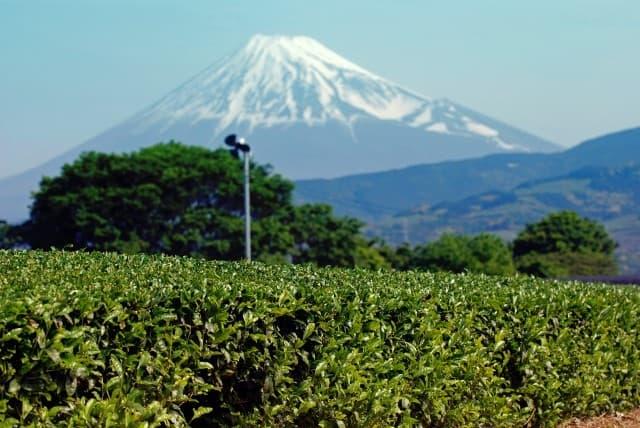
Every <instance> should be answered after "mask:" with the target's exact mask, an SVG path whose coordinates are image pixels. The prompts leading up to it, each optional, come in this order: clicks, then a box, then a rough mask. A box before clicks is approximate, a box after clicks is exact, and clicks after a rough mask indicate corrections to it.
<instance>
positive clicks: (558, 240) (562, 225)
mask: <svg viewBox="0 0 640 428" xmlns="http://www.w3.org/2000/svg"><path fill="white" fill-rule="evenodd" d="M615 248H616V242H615V241H614V240H613V239H611V237H610V236H609V234H608V233H607V231H606V230H605V228H604V226H602V225H601V224H600V223H597V222H595V221H593V220H590V219H588V218H584V217H580V216H579V215H578V214H577V213H575V212H572V211H561V212H558V213H553V214H550V215H548V216H547V217H545V218H544V219H542V220H541V221H539V222H537V223H533V224H529V225H527V226H526V227H525V229H524V230H523V231H522V232H520V234H519V235H518V236H517V238H516V239H515V240H514V242H513V256H514V260H515V262H516V265H517V267H518V270H519V271H521V272H524V273H529V274H533V275H538V276H545V277H557V276H575V275H611V274H615V273H616V272H617V265H616V262H615V259H614V255H613V254H614V250H615Z"/></svg>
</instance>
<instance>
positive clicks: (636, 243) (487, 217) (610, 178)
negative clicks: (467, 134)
mask: <svg viewBox="0 0 640 428" xmlns="http://www.w3.org/2000/svg"><path fill="white" fill-rule="evenodd" d="M559 210H572V211H576V212H578V213H579V214H580V215H583V216H586V217H589V218H592V219H596V220H599V221H601V222H602V223H604V225H605V226H606V227H607V229H608V230H609V232H610V233H611V234H612V235H613V237H614V238H615V239H616V241H618V243H619V244H620V247H619V248H618V254H619V255H620V257H621V262H622V268H623V271H625V272H631V273H636V272H639V271H640V214H639V213H640V165H638V166H633V167H627V168H596V167H588V168H583V169H580V170H577V171H575V172H572V173H570V174H567V175H563V176H561V177H555V178H548V179H543V180H535V181H530V182H526V183H523V184H521V185H519V186H517V187H515V188H514V189H512V190H505V191H492V192H485V193H481V194H478V195H474V196H470V197H467V198H463V199H460V200H457V201H451V202H441V203H438V204H433V205H427V204H424V205H422V206H420V207H416V208H413V209H411V210H408V211H405V212H403V213H399V214H398V215H396V216H394V217H393V218H390V219H387V220H383V221H381V222H379V223H377V224H375V225H373V226H371V228H370V231H369V232H370V233H372V234H375V235H377V236H382V237H384V238H385V239H388V240H389V241H390V242H395V243H400V242H402V241H404V240H405V239H406V238H407V237H408V238H409V241H410V242H413V243H422V242H424V241H425V240H431V239H434V238H436V237H437V236H439V235H440V234H442V233H443V232H455V233H471V234H475V233H480V232H492V233H496V234H498V235H500V236H502V237H504V238H506V239H513V238H514V237H515V235H516V233H517V232H519V231H520V230H522V229H523V228H524V226H525V225H526V224H527V223H531V222H535V221H538V220H539V219H541V218H542V217H544V216H545V215H547V214H549V213H551V212H555V211H559Z"/></svg>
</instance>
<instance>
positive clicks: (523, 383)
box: [0, 251, 640, 427]
mask: <svg viewBox="0 0 640 428" xmlns="http://www.w3.org/2000/svg"><path fill="white" fill-rule="evenodd" d="M639 323H640V294H639V293H638V291H637V290H636V289H633V288H622V287H621V288H617V287H608V286H590V285H585V284H579V283H560V282H544V281H537V280H533V279H531V278H524V277H520V278H498V277H486V276H471V275H449V274H427V273H424V274H419V273H415V272H408V273H383V272H367V271H347V270H329V269H315V268H312V267H308V266H307V267H295V266H266V265H261V264H246V263H211V262H206V261H202V260H194V259H187V258H171V257H149V256H125V255H116V254H99V253H93V254H89V253H68V252H67V253H65V252H49V253H43V252H7V251H0V340H1V341H2V347H0V361H2V362H3V370H2V372H0V403H3V404H2V405H1V406H0V419H2V420H4V422H5V424H8V425H11V424H12V423H13V424H16V425H17V424H20V425H26V424H34V425H38V426H43V425H49V424H60V425H72V426H109V425H113V424H120V423H121V422H122V421H123V420H127V421H128V422H129V423H130V424H131V425H138V424H140V425H142V424H148V425H149V426H186V425H187V421H190V423H189V424H190V426H194V427H201V426H231V425H244V426H255V425H260V426H317V425H320V426H415V425H417V424H422V425H431V426H495V427H511V426H524V425H525V424H526V423H527V422H529V423H531V424H533V426H554V425H555V424H557V423H558V422H559V421H561V420H564V419H568V418H569V417H571V416H580V415H591V414H598V413H602V412H604V411H611V410H612V409H615V410H624V409H625V408H628V407H631V406H634V405H637V404H639V403H640V393H639V392H638V388H637V385H638V384H640V360H639V359H638V358H637V355H638V352H639V351H640V349H639V348H638V344H639V343H640V336H639V334H640V324H639ZM25 403H26V404H25Z"/></svg>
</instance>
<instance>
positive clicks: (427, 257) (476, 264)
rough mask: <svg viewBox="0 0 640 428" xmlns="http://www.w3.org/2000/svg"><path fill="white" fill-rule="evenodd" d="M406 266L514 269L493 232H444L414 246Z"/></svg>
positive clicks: (492, 272)
mask: <svg viewBox="0 0 640 428" xmlns="http://www.w3.org/2000/svg"><path fill="white" fill-rule="evenodd" d="M409 265H410V267H412V268H415V269H422V270H444V271H450V272H465V271H468V272H476V273H486V274H490V275H509V274H512V273H514V272H515V270H514V267H513V261H512V259H511V252H510V251H509V248H508V247H507V245H506V244H505V243H504V242H503V241H502V240H501V239H500V238H499V237H497V236H494V235H490V234H480V235H477V236H473V237H470V236H465V235H453V234H444V235H442V236H441V237H440V238H439V239H438V240H437V241H434V242H431V243H428V244H426V245H423V246H417V247H416V248H415V250H414V254H413V257H412V260H411V262H410V263H409Z"/></svg>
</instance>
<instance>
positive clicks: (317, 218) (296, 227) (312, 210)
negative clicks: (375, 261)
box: [291, 204, 366, 267]
mask: <svg viewBox="0 0 640 428" xmlns="http://www.w3.org/2000/svg"><path fill="white" fill-rule="evenodd" d="M361 227H362V222H360V221H359V220H356V219H354V218H350V217H344V218H339V217H336V216H334V215H333V209H332V208H331V206H329V205H324V204H305V205H301V206H299V207H296V208H295V211H294V218H293V222H292V224H291V232H292V234H293V239H294V249H293V252H292V261H293V263H313V264H316V265H318V266H344V267H353V266H356V261H357V257H358V255H357V251H358V249H359V247H361V246H362V245H363V242H362V237H361V236H360V228H361ZM360 256H361V257H365V256H366V255H364V254H360Z"/></svg>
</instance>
